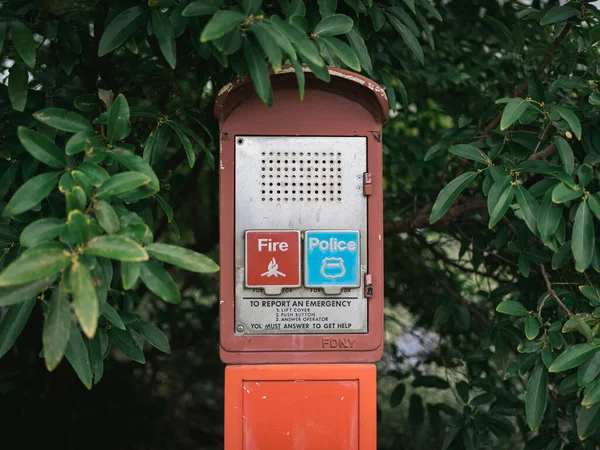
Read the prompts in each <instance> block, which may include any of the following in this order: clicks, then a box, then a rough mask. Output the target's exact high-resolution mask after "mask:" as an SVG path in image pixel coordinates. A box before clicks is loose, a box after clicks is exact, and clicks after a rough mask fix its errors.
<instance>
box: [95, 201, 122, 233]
mask: <svg viewBox="0 0 600 450" xmlns="http://www.w3.org/2000/svg"><path fill="white" fill-rule="evenodd" d="M94 214H95V216H96V219H97V220H98V223H99V224H100V226H101V227H102V228H103V229H104V231H106V232H107V233H108V234H114V233H116V232H117V231H119V229H120V228H121V224H120V222H119V216H117V213H116V212H115V209H114V208H113V207H112V206H110V204H109V203H107V202H105V201H104V200H99V201H97V202H94Z"/></svg>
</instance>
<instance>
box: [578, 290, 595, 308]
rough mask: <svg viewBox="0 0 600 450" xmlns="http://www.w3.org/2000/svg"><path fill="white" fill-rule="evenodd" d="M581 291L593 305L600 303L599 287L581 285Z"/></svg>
mask: <svg viewBox="0 0 600 450" xmlns="http://www.w3.org/2000/svg"><path fill="white" fill-rule="evenodd" d="M579 291H581V293H582V294H583V295H584V296H585V298H587V299H588V300H590V304H591V305H592V306H598V305H600V295H598V290H597V289H595V288H593V287H592V286H585V285H582V286H579Z"/></svg>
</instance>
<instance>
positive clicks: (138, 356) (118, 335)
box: [108, 328, 146, 364]
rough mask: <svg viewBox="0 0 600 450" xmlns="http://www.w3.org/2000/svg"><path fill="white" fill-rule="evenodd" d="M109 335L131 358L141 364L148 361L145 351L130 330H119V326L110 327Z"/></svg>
mask: <svg viewBox="0 0 600 450" xmlns="http://www.w3.org/2000/svg"><path fill="white" fill-rule="evenodd" d="M108 335H109V336H110V338H111V339H112V341H113V342H114V343H115V345H116V346H117V348H118V349H119V350H121V352H122V353H123V354H124V355H125V356H127V357H128V358H129V359H132V360H133V361H135V362H138V363H141V364H144V363H145V362H146V358H145V357H144V352H143V351H142V350H141V349H140V347H139V346H138V344H137V342H136V341H135V339H134V337H133V336H132V335H131V332H130V331H129V330H125V331H123V330H119V329H118V328H109V329H108Z"/></svg>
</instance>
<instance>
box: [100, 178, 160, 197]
mask: <svg viewBox="0 0 600 450" xmlns="http://www.w3.org/2000/svg"><path fill="white" fill-rule="evenodd" d="M150 181H152V180H151V178H150V177H149V176H147V175H145V174H143V173H140V172H123V173H118V174H116V175H113V176H112V177H110V179H108V180H106V181H105V182H104V183H102V184H101V185H100V187H98V190H97V191H96V197H98V198H102V197H112V196H117V195H120V194H123V193H125V192H128V191H131V190H132V189H135V188H138V187H140V186H144V185H146V184H148V183H150Z"/></svg>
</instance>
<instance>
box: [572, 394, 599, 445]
mask: <svg viewBox="0 0 600 450" xmlns="http://www.w3.org/2000/svg"><path fill="white" fill-rule="evenodd" d="M598 427H600V403H596V404H595V405H594V406H592V407H591V408H585V407H581V408H580V409H579V413H578V414H577V434H578V436H579V440H581V441H583V440H585V439H587V438H588V437H590V436H591V435H592V434H594V432H595V431H596V430H597V429H598Z"/></svg>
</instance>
